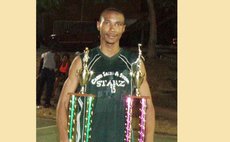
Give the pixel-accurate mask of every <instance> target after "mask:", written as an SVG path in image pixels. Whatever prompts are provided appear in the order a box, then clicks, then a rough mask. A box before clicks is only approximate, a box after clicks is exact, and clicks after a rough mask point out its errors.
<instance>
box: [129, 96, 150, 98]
mask: <svg viewBox="0 0 230 142" xmlns="http://www.w3.org/2000/svg"><path fill="white" fill-rule="evenodd" d="M126 98H131V99H150V96H126Z"/></svg>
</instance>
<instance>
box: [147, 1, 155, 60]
mask: <svg viewBox="0 0 230 142" xmlns="http://www.w3.org/2000/svg"><path fill="white" fill-rule="evenodd" d="M147 4H148V10H149V15H148V20H149V24H150V27H149V41H148V54H147V57H148V58H152V57H155V56H156V43H157V24H156V15H155V8H154V3H153V0H147Z"/></svg>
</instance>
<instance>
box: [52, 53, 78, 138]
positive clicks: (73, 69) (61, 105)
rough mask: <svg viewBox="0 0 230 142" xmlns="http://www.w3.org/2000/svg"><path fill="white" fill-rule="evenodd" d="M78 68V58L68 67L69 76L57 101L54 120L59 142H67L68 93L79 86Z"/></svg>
mask: <svg viewBox="0 0 230 142" xmlns="http://www.w3.org/2000/svg"><path fill="white" fill-rule="evenodd" d="M80 68H81V59H80V57H79V56H78V57H76V58H75V59H74V60H73V62H72V64H71V66H70V70H69V76H68V78H67V79H66V81H65V83H64V85H63V88H62V91H61V95H60V98H59V101H58V105H57V109H56V112H57V113H56V120H57V126H58V130H59V138H60V142H68V132H67V130H68V127H67V116H68V105H69V99H70V96H69V95H68V93H74V92H75V90H76V88H77V86H78V84H79V79H78V76H77V72H78V70H79V69H80Z"/></svg>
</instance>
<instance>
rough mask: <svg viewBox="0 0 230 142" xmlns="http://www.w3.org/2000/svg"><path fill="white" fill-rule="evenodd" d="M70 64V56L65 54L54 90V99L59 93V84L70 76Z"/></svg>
mask: <svg viewBox="0 0 230 142" xmlns="http://www.w3.org/2000/svg"><path fill="white" fill-rule="evenodd" d="M70 64H71V62H70V56H69V54H68V53H65V54H63V56H62V58H61V62H60V66H59V69H58V71H57V73H56V78H55V83H54V90H53V95H52V96H53V97H54V96H56V92H57V89H58V85H59V83H60V82H62V81H65V80H66V78H67V76H68V72H69V67H70Z"/></svg>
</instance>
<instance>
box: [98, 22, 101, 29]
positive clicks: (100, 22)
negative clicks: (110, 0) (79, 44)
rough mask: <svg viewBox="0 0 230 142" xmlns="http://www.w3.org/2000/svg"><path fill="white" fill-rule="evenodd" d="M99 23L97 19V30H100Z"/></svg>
mask: <svg viewBox="0 0 230 142" xmlns="http://www.w3.org/2000/svg"><path fill="white" fill-rule="evenodd" d="M100 24H101V22H100V21H97V30H98V31H100Z"/></svg>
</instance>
